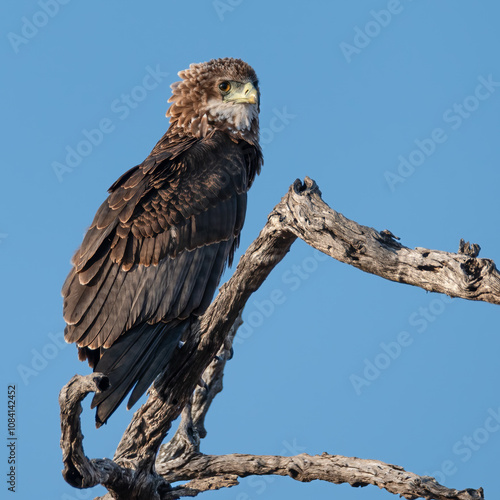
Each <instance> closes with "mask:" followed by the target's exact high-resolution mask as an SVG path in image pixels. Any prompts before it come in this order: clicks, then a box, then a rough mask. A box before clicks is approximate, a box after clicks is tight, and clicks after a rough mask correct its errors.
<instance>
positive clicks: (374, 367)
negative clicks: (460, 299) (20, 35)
mask: <svg viewBox="0 0 500 500" xmlns="http://www.w3.org/2000/svg"><path fill="white" fill-rule="evenodd" d="M452 302H453V299H452V298H451V297H448V296H447V295H442V296H440V297H436V298H434V299H432V300H431V301H430V302H429V304H428V305H427V307H419V308H418V310H417V311H415V312H413V313H412V314H410V316H409V317H408V325H409V326H410V327H411V328H409V329H408V330H403V331H401V332H399V333H398V334H397V335H396V337H395V338H394V339H393V340H391V341H390V342H381V343H380V344H379V348H380V350H379V352H378V353H377V354H375V356H373V357H372V358H370V359H368V358H365V359H364V360H363V368H362V369H360V371H359V373H353V374H351V375H350V376H349V381H350V382H351V385H352V387H353V389H354V392H355V393H356V395H358V396H360V395H361V393H362V391H363V389H364V388H368V387H370V386H371V385H372V384H373V383H374V382H375V381H376V380H378V379H379V378H380V377H381V376H382V374H383V373H384V372H386V371H387V370H388V369H389V368H390V367H391V366H392V364H393V363H394V362H395V361H396V360H397V359H399V357H400V356H401V355H402V354H403V353H404V351H405V349H406V348H408V347H409V346H411V345H412V344H413V342H414V341H415V332H416V333H424V332H425V331H426V330H427V328H428V327H429V324H430V323H434V321H436V319H437V318H438V317H439V316H441V315H442V314H443V313H444V311H445V310H446V307H447V305H448V304H451V303H452Z"/></svg>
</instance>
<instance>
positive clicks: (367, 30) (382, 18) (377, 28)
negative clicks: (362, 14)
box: [339, 0, 412, 63]
mask: <svg viewBox="0 0 500 500" xmlns="http://www.w3.org/2000/svg"><path fill="white" fill-rule="evenodd" d="M407 1H408V2H411V1H412V0H407ZM403 10H404V5H403V3H402V2H401V1H400V0H389V1H388V2H387V4H386V7H385V9H381V10H378V11H377V10H373V9H372V10H371V11H370V18H371V19H370V20H369V21H367V22H366V23H365V24H364V25H363V26H362V27H359V26H354V28H353V29H354V38H353V40H352V43H348V42H340V44H339V47H340V50H341V51H342V54H343V55H344V57H345V60H346V61H347V62H348V63H350V62H351V61H352V58H353V57H354V56H355V55H359V54H361V52H362V51H363V50H364V49H366V47H368V46H369V45H370V44H371V43H372V41H373V40H374V39H375V38H377V37H378V36H379V35H380V33H381V32H382V30H383V29H384V28H387V26H389V24H391V22H392V20H393V19H394V17H395V16H397V15H399V14H401V12H403Z"/></svg>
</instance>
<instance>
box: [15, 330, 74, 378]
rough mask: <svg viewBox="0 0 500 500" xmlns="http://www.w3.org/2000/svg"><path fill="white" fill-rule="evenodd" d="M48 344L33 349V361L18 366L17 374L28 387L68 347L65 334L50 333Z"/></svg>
mask: <svg viewBox="0 0 500 500" xmlns="http://www.w3.org/2000/svg"><path fill="white" fill-rule="evenodd" d="M47 337H48V338H49V340H48V342H47V343H46V344H45V345H44V346H43V347H42V348H40V349H31V351H30V357H31V359H30V360H29V361H28V362H27V363H26V364H24V363H20V364H18V365H17V373H18V374H19V376H20V377H21V380H22V381H23V383H24V385H25V386H26V385H28V384H29V383H30V382H31V380H32V379H33V378H36V377H38V375H40V373H41V372H43V370H45V368H47V366H49V363H50V362H51V361H53V360H54V359H56V358H57V357H58V356H59V353H60V352H61V351H62V350H64V349H65V348H66V347H68V345H69V344H67V343H66V341H65V340H64V332H58V333H49V334H48V335H47Z"/></svg>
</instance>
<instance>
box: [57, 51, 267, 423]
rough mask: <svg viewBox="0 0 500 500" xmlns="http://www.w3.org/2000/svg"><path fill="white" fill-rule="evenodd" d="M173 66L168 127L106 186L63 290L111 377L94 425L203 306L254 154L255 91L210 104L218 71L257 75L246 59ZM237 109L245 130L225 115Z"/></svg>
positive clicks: (75, 336) (152, 370)
mask: <svg viewBox="0 0 500 500" xmlns="http://www.w3.org/2000/svg"><path fill="white" fill-rule="evenodd" d="M179 75H180V76H181V77H182V78H183V81H182V82H180V83H177V84H174V85H173V86H172V89H173V95H172V98H171V99H170V102H172V105H171V107H170V109H169V111H168V116H170V127H169V129H168V131H167V133H166V134H165V135H164V136H163V137H162V139H160V141H159V142H158V143H157V144H156V146H155V147H154V148H153V150H152V152H151V153H150V155H149V156H148V157H147V158H146V160H144V162H143V163H142V164H140V165H137V166H135V167H133V168H132V169H130V170H129V171H127V172H125V173H124V174H123V175H122V176H121V177H120V178H119V179H118V180H117V181H116V182H115V183H114V184H113V185H112V186H111V188H110V189H109V196H108V198H107V200H106V201H105V202H104V203H103V204H102V205H101V207H100V208H99V209H98V211H97V213H96V215H95V217H94V221H93V222H92V225H91V226H90V228H89V229H88V231H87V233H86V235H85V237H84V239H83V242H82V245H81V247H80V248H79V249H78V250H77V252H76V253H75V255H74V257H73V260H72V262H73V266H74V268H73V269H72V270H71V272H70V274H69V275H68V278H67V280H66V282H65V284H64V286H63V290H62V293H63V296H64V318H65V320H66V322H67V327H66V330H65V338H66V340H67V341H68V342H76V343H77V345H78V347H79V357H80V358H87V360H88V361H89V364H90V365H91V366H92V367H93V368H94V370H95V371H101V372H103V373H105V374H106V375H108V377H109V379H110V382H111V386H110V388H109V389H108V390H106V391H104V392H103V393H101V394H98V395H96V396H95V398H94V401H93V405H94V406H97V407H98V410H97V417H96V418H97V423H98V425H100V424H102V423H103V422H105V421H106V420H107V419H108V418H109V416H110V415H111V414H112V413H113V411H114V410H115V409H116V408H117V406H118V405H119V404H120V403H121V401H122V400H123V399H124V398H125V396H126V395H127V393H128V392H129V391H130V390H132V389H133V392H132V395H131V398H130V400H129V406H130V405H133V404H134V403H135V402H136V401H137V400H138V399H139V397H140V396H141V395H142V394H143V393H144V391H145V390H146V389H147V387H148V386H149V385H150V384H151V383H152V382H153V380H154V379H155V377H156V376H157V375H159V373H161V371H162V370H164V369H165V368H166V367H167V365H168V362H169V360H170V358H171V356H173V355H175V353H176V352H177V344H178V340H179V339H180V338H181V336H185V335H186V334H189V325H190V324H191V323H192V321H193V320H194V319H195V318H196V316H198V315H200V314H202V313H203V312H204V311H205V310H206V308H207V307H208V305H209V303H210V301H211V299H212V297H213V294H214V292H215V290H216V287H217V285H218V282H219V280H220V277H221V274H222V272H223V269H224V266H225V265H226V263H227V262H228V261H229V263H231V261H232V258H233V255H234V251H235V248H236V246H237V244H238V241H239V234H240V231H241V228H242V226H243V222H244V219H245V211H246V196H247V195H246V193H247V191H248V189H249V188H250V186H251V184H252V182H253V180H254V177H255V175H256V174H257V173H258V172H259V171H260V167H261V164H262V154H261V150H260V147H259V144H258V134H259V130H258V102H257V103H256V104H234V103H231V106H233V107H232V108H230V107H226V108H224V109H225V111H224V112H223V113H219V115H217V116H213V115H211V114H210V109H214V104H213V103H214V99H219V98H220V99H221V105H220V106H223V104H222V98H221V95H220V93H219V91H218V85H219V82H220V81H221V79H224V80H225V79H231V80H234V81H237V82H241V83H242V84H244V83H246V82H252V83H253V84H254V85H255V86H256V85H257V78H256V76H255V73H254V71H253V69H252V68H250V66H248V65H247V64H246V63H244V62H243V61H241V60H238V59H219V60H214V61H210V62H208V63H203V64H197V65H191V67H190V68H189V69H188V70H185V71H183V72H181V73H180V74H179ZM257 88H258V87H257ZM210 103H211V104H210ZM220 106H219V107H220ZM246 106H248V108H247V107H246ZM251 106H253V107H251ZM250 107H251V108H250ZM236 112H237V113H239V115H242V114H245V113H246V114H247V115H248V120H249V123H250V124H251V126H249V128H248V129H241V130H234V129H233V128H232V127H231V126H230V125H231V123H234V120H233V122H231V113H236ZM245 116H246V115H245ZM134 387H135V388H134Z"/></svg>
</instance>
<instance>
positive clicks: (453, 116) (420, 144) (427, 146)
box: [384, 74, 500, 192]
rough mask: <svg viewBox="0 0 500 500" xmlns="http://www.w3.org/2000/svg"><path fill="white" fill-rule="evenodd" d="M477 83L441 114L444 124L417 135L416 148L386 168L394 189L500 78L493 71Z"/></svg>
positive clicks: (493, 90)
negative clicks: (426, 134) (494, 75)
mask: <svg viewBox="0 0 500 500" xmlns="http://www.w3.org/2000/svg"><path fill="white" fill-rule="evenodd" d="M477 81H478V84H477V85H476V87H475V89H474V91H473V92H472V93H471V94H469V95H468V96H466V97H465V98H464V99H462V101H461V102H458V103H457V102H455V103H453V106H451V107H449V108H448V109H446V110H445V111H444V112H443V114H442V119H443V122H444V124H445V125H443V126H442V127H436V128H435V129H433V130H432V131H431V133H430V134H428V136H427V137H424V138H423V139H415V140H414V141H413V142H414V144H415V146H416V148H415V149H413V150H412V151H410V153H408V154H407V155H406V156H403V155H399V156H398V162H399V164H398V166H397V168H396V169H395V170H386V171H385V172H384V178H385V180H386V182H387V185H388V186H389V189H390V190H391V192H394V191H395V190H396V186H398V185H399V184H403V183H404V182H406V181H407V180H408V178H410V177H411V176H412V175H413V174H414V173H415V172H416V170H417V168H418V167H421V166H422V165H423V164H424V163H425V161H426V160H427V158H429V157H430V156H432V155H433V154H434V153H435V152H436V151H437V149H438V146H439V145H440V144H444V143H445V142H446V141H447V140H448V139H449V137H450V135H451V132H453V131H456V130H458V129H459V128H460V127H461V126H462V125H463V124H464V122H465V121H466V120H468V119H469V118H470V117H471V116H472V115H473V114H474V113H475V112H476V111H477V110H478V109H479V107H480V106H481V103H482V102H484V101H487V100H488V99H489V98H490V97H491V96H492V95H493V94H494V93H495V91H496V89H497V88H498V87H500V81H496V80H494V79H493V75H491V74H490V75H488V77H486V78H485V77H484V76H478V77H477Z"/></svg>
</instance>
